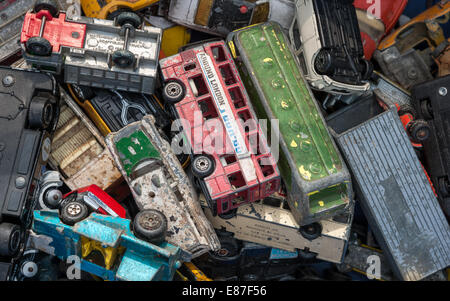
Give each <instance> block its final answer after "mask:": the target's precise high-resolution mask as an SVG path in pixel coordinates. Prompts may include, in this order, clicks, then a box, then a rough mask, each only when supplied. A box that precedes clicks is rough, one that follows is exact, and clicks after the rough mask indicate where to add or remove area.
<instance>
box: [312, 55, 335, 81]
mask: <svg viewBox="0 0 450 301" xmlns="http://www.w3.org/2000/svg"><path fill="white" fill-rule="evenodd" d="M314 68H315V69H316V72H317V73H318V74H320V75H330V74H332V73H333V71H334V64H333V56H332V55H331V52H330V50H328V49H321V50H320V51H319V53H318V54H317V56H316V58H315V60H314Z"/></svg>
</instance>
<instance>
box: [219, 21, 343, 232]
mask: <svg viewBox="0 0 450 301" xmlns="http://www.w3.org/2000/svg"><path fill="white" fill-rule="evenodd" d="M228 41H229V47H230V49H231V52H232V53H233V55H235V56H236V58H237V66H238V68H239V71H240V73H241V77H242V79H243V81H244V82H245V85H246V89H247V92H248V94H249V96H250V98H251V100H252V103H253V107H254V109H255V111H256V114H257V116H258V117H259V118H264V119H267V120H268V124H269V127H270V128H271V127H272V124H271V119H277V120H278V122H279V134H280V139H281V151H280V157H279V161H278V163H277V165H278V168H279V170H280V172H281V175H282V176H283V180H284V182H285V184H286V188H287V190H288V191H289V195H290V197H289V202H290V206H291V209H292V210H293V213H294V217H295V218H296V221H297V222H298V223H300V224H307V223H311V222H313V221H317V220H319V219H320V218H325V217H326V216H332V215H334V214H338V213H339V212H340V211H342V210H344V209H345V208H347V207H348V206H349V203H350V202H351V198H352V189H351V182H350V174H349V172H348V169H347V168H346V166H345V164H344V163H343V161H342V159H341V156H340V154H339V152H338V150H337V147H336V145H335V144H334V142H333V140H332V138H331V136H330V134H329V132H328V129H327V126H326V124H325V121H324V119H323V117H322V115H321V112H320V109H319V108H318V106H317V104H316V100H315V99H314V96H313V94H312V92H311V90H310V89H309V88H308V83H307V82H306V80H305V79H304V77H303V75H302V73H301V70H300V68H299V66H298V64H297V62H296V58H295V57H294V54H293V52H292V50H291V48H290V46H289V44H288V42H287V38H286V37H285V35H284V33H283V32H282V30H281V28H280V26H279V25H278V24H276V23H272V22H268V23H265V24H258V25H255V26H251V27H248V28H244V29H240V30H237V31H235V32H233V33H231V34H230V35H229V37H228Z"/></svg>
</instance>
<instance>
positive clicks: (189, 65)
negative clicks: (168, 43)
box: [184, 63, 196, 71]
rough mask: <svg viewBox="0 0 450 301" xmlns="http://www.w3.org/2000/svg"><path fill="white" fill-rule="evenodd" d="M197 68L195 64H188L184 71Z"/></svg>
mask: <svg viewBox="0 0 450 301" xmlns="http://www.w3.org/2000/svg"><path fill="white" fill-rule="evenodd" d="M195 68H196V65H195V63H191V64H187V65H185V66H184V71H189V70H194V69H195Z"/></svg>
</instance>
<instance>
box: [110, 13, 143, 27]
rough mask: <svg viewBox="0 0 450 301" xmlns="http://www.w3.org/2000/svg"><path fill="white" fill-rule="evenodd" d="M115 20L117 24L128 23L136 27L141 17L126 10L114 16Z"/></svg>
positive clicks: (140, 22) (139, 24)
mask: <svg viewBox="0 0 450 301" xmlns="http://www.w3.org/2000/svg"><path fill="white" fill-rule="evenodd" d="M116 22H117V24H118V25H119V26H123V25H125V24H127V23H128V24H131V25H132V26H133V27H134V28H138V27H139V26H141V24H142V21H141V18H140V17H139V16H138V15H137V14H135V13H133V12H128V11H127V12H123V13H121V14H119V15H118V16H117V18H116Z"/></svg>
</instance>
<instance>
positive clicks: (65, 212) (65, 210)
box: [59, 199, 89, 226]
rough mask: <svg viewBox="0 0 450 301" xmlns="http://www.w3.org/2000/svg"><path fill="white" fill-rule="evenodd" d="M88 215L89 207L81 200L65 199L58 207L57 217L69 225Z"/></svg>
mask: <svg viewBox="0 0 450 301" xmlns="http://www.w3.org/2000/svg"><path fill="white" fill-rule="evenodd" d="M88 215H89V209H88V207H87V206H86V204H84V203H83V202H81V201H77V200H67V199H65V200H64V201H63V202H62V203H61V207H60V208H59V218H60V219H61V221H62V222H63V223H64V224H66V225H69V226H73V225H75V224H76V223H78V222H80V221H82V220H84V219H85V218H86V217H88Z"/></svg>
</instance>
